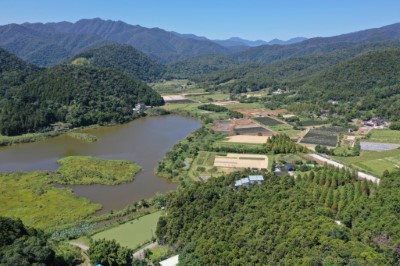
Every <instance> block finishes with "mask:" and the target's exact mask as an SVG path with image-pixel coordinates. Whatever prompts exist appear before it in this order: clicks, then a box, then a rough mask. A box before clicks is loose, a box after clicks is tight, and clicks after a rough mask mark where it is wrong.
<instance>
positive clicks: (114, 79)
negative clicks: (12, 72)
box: [0, 65, 164, 135]
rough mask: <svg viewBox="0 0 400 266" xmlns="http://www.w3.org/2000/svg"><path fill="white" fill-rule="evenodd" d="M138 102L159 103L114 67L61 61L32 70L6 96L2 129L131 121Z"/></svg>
mask: <svg viewBox="0 0 400 266" xmlns="http://www.w3.org/2000/svg"><path fill="white" fill-rule="evenodd" d="M136 103H145V104H146V105H152V106H158V105H161V104H163V103H164V101H163V99H162V98H161V96H160V95H159V94H158V93H156V92H155V91H153V90H152V89H151V88H150V87H148V86H147V85H146V84H144V83H142V82H140V81H137V80H134V79H132V78H130V77H128V76H126V75H125V74H123V73H121V72H117V71H113V70H99V69H94V68H88V67H82V66H71V65H59V66H55V67H53V68H49V69H46V70H43V71H40V72H37V73H36V74H34V76H33V77H31V78H30V80H29V81H28V82H26V83H24V84H23V85H22V86H20V87H19V88H18V89H16V90H15V91H14V92H13V93H12V95H11V96H10V97H9V98H8V99H7V100H5V101H4V104H3V105H2V109H1V112H0V132H1V134H3V135H17V134H22V133H26V132H35V131H39V130H45V129H49V127H50V126H51V124H53V123H56V122H65V123H69V124H71V125H72V126H73V127H77V126H85V125H92V124H106V123H122V122H126V121H129V120H132V118H133V117H134V113H133V111H132V108H133V107H134V106H135V104H136Z"/></svg>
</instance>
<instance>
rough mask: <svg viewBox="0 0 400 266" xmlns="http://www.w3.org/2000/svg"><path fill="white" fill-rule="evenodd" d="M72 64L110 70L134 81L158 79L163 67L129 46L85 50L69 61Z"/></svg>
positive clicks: (117, 45) (118, 45) (105, 46)
mask: <svg viewBox="0 0 400 266" xmlns="http://www.w3.org/2000/svg"><path fill="white" fill-rule="evenodd" d="M71 63H72V64H77V65H88V66H91V67H100V68H111V69H115V70H119V71H121V72H124V73H126V74H128V75H130V76H132V77H133V78H135V79H140V80H145V81H153V80H156V79H159V78H160V77H161V76H162V74H163V72H164V67H163V66H162V65H161V64H160V63H157V62H155V61H154V60H152V59H150V58H149V57H148V56H147V55H146V54H144V53H142V52H140V51H138V50H136V49H135V48H133V47H132V46H130V45H122V44H111V45H104V46H100V47H95V48H91V49H88V50H85V51H83V52H81V53H79V54H77V55H75V56H74V58H73V59H72V60H71Z"/></svg>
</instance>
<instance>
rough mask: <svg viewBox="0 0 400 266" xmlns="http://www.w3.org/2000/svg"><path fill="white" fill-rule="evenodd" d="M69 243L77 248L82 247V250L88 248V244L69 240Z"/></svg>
mask: <svg viewBox="0 0 400 266" xmlns="http://www.w3.org/2000/svg"><path fill="white" fill-rule="evenodd" d="M69 244H70V245H72V246H75V247H78V248H80V249H82V250H83V251H87V250H88V249H89V246H88V245H85V244H83V243H80V242H69Z"/></svg>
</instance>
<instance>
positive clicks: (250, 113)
mask: <svg viewBox="0 0 400 266" xmlns="http://www.w3.org/2000/svg"><path fill="white" fill-rule="evenodd" d="M234 110H235V111H238V112H240V113H242V114H243V115H244V116H245V117H258V116H268V115H273V116H276V115H279V114H283V113H286V112H287V110H286V109H276V110H266V109H254V108H253V109H244V108H238V109H234Z"/></svg>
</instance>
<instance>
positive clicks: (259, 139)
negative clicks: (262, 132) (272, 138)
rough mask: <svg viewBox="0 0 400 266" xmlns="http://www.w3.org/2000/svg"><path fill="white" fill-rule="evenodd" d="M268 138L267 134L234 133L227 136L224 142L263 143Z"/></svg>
mask: <svg viewBox="0 0 400 266" xmlns="http://www.w3.org/2000/svg"><path fill="white" fill-rule="evenodd" d="M268 138H269V136H249V135H236V136H231V137H229V139H228V140H227V141H226V142H235V143H254V144H264V143H266V142H267V140H268Z"/></svg>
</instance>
